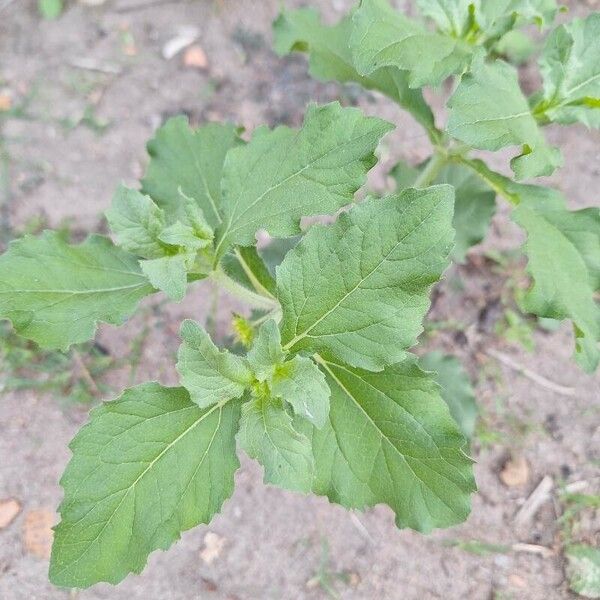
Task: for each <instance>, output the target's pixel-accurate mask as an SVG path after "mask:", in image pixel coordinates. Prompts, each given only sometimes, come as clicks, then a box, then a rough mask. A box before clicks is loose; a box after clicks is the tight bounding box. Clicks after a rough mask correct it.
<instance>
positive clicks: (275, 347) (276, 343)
mask: <svg viewBox="0 0 600 600" xmlns="http://www.w3.org/2000/svg"><path fill="white" fill-rule="evenodd" d="M284 360H285V352H284V351H283V349H282V348H281V335H280V333H279V328H278V327H277V323H275V321H274V320H273V319H269V320H268V321H266V322H265V323H263V325H262V326H261V328H260V329H259V330H258V335H257V336H256V339H255V340H254V343H253V344H252V348H251V349H250V351H249V352H248V364H249V365H250V366H251V367H252V370H253V371H254V374H255V376H256V378H257V379H258V380H259V381H266V380H267V379H270V378H271V377H272V376H273V373H274V372H275V367H276V366H277V365H280V364H282V363H283V361H284Z"/></svg>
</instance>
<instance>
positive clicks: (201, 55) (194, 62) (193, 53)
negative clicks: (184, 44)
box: [183, 44, 208, 69]
mask: <svg viewBox="0 0 600 600" xmlns="http://www.w3.org/2000/svg"><path fill="white" fill-rule="evenodd" d="M183 64H184V66H186V67H188V68H190V69H206V68H207V67H208V58H206V52H204V50H203V49H202V46H198V44H194V45H193V46H190V47H189V48H188V49H187V50H186V51H185V54H184V55H183Z"/></svg>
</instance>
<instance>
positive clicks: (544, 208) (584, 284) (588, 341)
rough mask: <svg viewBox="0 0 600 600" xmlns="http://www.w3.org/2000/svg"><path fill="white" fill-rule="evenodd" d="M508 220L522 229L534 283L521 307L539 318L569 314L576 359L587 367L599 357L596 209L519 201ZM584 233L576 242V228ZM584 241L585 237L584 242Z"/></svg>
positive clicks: (599, 223)
mask: <svg viewBox="0 0 600 600" xmlns="http://www.w3.org/2000/svg"><path fill="white" fill-rule="evenodd" d="M513 219H514V220H515V221H516V223H518V224H519V225H520V226H521V227H523V229H525V231H526V232H527V242H526V243H525V246H524V248H525V253H526V254H527V258H528V263H527V270H528V272H529V273H530V275H531V277H532V278H533V286H532V287H531V288H530V290H529V291H528V293H527V295H526V296H525V298H524V300H523V303H522V304H523V308H524V309H525V310H527V311H529V312H532V313H534V314H536V315H538V316H540V317H547V318H551V319H571V320H572V321H573V325H574V329H575V341H576V353H575V355H576V360H577V362H578V363H579V365H580V366H581V367H582V368H583V369H584V370H586V371H590V372H591V371H594V370H595V369H596V367H597V366H598V363H599V362H600V347H599V343H600V306H598V304H597V302H596V301H595V299H594V292H595V290H596V289H598V288H597V285H598V283H599V282H598V272H597V271H594V270H590V266H589V265H592V269H594V268H595V266H597V263H598V256H597V254H596V255H595V254H593V253H592V254H588V252H589V251H592V252H593V251H594V250H597V248H599V247H600V210H599V209H584V210H583V211H574V212H570V211H568V210H566V208H564V205H562V204H561V203H555V204H552V205H550V204H549V203H547V204H546V205H540V203H539V202H538V203H534V202H524V203H521V204H520V205H519V206H518V207H517V208H516V209H515V210H514V211H513ZM580 231H581V232H585V235H584V236H583V239H582V240H581V241H574V240H577V237H578V232H580ZM584 240H585V241H584Z"/></svg>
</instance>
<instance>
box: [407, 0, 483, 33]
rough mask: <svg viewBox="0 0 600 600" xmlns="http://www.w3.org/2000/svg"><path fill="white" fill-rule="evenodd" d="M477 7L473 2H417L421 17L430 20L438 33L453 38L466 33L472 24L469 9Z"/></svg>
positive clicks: (457, 0) (455, 0)
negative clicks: (440, 32)
mask: <svg viewBox="0 0 600 600" xmlns="http://www.w3.org/2000/svg"><path fill="white" fill-rule="evenodd" d="M477 5H478V3H476V2H473V0H417V6H418V7H419V10H420V11H421V13H422V14H423V16H424V17H429V18H430V19H432V20H433V21H434V23H435V24H436V25H437V27H438V29H439V30H440V31H442V32H443V33H446V34H448V35H451V36H454V37H462V36H464V35H465V34H466V33H467V32H468V30H469V28H470V26H471V23H472V19H471V17H470V10H469V9H470V7H471V6H473V7H474V8H475V7H477ZM476 10H477V9H476Z"/></svg>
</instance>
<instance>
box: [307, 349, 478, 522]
mask: <svg viewBox="0 0 600 600" xmlns="http://www.w3.org/2000/svg"><path fill="white" fill-rule="evenodd" d="M323 368H324V369H325V371H326V373H327V379H328V382H329V386H330V388H331V392H332V395H331V408H330V412H329V420H328V423H327V424H326V426H325V427H324V428H323V429H322V430H319V429H317V428H314V427H311V426H310V425H308V423H307V422H306V421H304V422H300V421H299V420H297V421H296V423H297V425H298V427H299V428H300V430H301V431H302V432H304V433H305V434H306V435H307V436H308V437H309V439H310V440H311V444H312V448H313V454H314V457H315V468H316V473H315V479H314V482H313V491H314V492H315V493H317V494H321V495H326V496H327V497H328V498H329V499H330V500H331V501H332V502H337V503H339V504H342V505H343V506H346V507H348V508H364V507H366V506H373V505H375V504H378V503H385V504H388V505H389V506H390V507H391V508H392V510H393V511H394V512H395V513H396V524H397V525H398V527H411V528H413V529H416V530H418V531H430V530H431V529H432V528H434V527H447V526H450V525H454V524H456V523H460V522H461V521H464V520H465V519H466V517H467V516H468V514H469V510H470V493H471V492H473V491H475V482H474V480H473V472H472V461H471V460H470V459H469V458H468V457H467V456H466V454H465V453H464V451H463V447H464V444H465V439H464V438H463V436H462V435H461V434H460V432H459V431H458V428H457V426H456V424H455V423H454V421H453V420H452V418H451V416H450V413H449V412H448V407H447V406H446V404H445V403H444V401H443V400H442V399H441V398H440V394H439V391H438V387H437V385H436V384H435V383H434V382H433V380H432V379H431V378H430V377H429V376H428V375H426V374H425V373H423V372H422V371H421V370H420V369H419V368H418V367H417V366H416V364H415V362H414V360H412V359H411V360H407V361H404V362H402V363H399V364H397V365H394V366H392V367H387V368H386V369H385V370H384V371H382V372H380V373H371V372H369V371H364V370H361V369H353V368H351V367H348V366H344V365H340V364H336V363H332V362H325V363H324V365H323Z"/></svg>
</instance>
